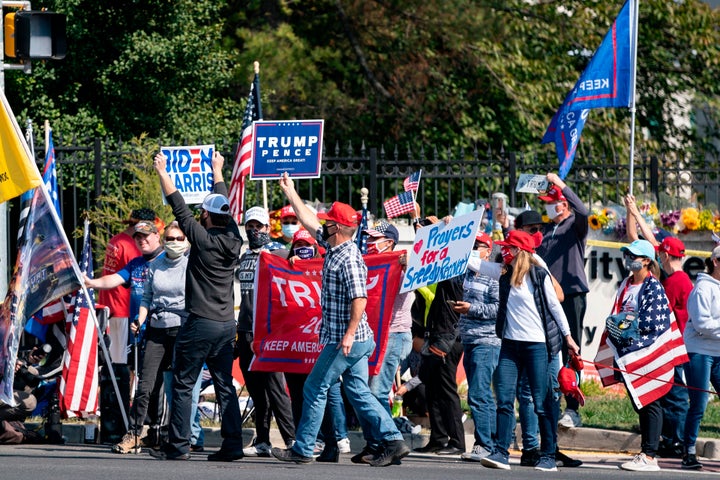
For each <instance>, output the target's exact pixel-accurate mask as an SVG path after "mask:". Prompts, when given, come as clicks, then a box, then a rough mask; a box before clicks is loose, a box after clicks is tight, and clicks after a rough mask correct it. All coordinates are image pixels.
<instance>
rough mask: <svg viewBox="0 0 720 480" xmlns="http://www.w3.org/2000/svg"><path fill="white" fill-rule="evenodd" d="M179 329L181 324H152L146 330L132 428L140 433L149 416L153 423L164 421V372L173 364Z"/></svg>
mask: <svg viewBox="0 0 720 480" xmlns="http://www.w3.org/2000/svg"><path fill="white" fill-rule="evenodd" d="M177 332H178V328H177V327H174V328H153V327H148V328H147V329H146V330H145V351H144V354H143V357H142V364H141V365H139V372H140V376H139V381H138V390H137V393H136V394H135V400H133V406H132V412H131V415H130V425H131V427H130V430H133V431H135V432H137V433H140V431H141V430H142V426H143V424H144V423H145V417H146V416H147V417H148V423H149V424H150V425H159V424H160V410H161V409H160V401H159V400H160V398H161V395H162V393H163V372H164V371H165V370H168V369H170V367H171V366H172V360H173V354H174V352H175V338H176V336H177Z"/></svg>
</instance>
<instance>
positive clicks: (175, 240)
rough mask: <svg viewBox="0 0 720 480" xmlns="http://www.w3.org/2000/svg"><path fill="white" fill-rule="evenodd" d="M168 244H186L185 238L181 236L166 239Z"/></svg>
mask: <svg viewBox="0 0 720 480" xmlns="http://www.w3.org/2000/svg"><path fill="white" fill-rule="evenodd" d="M165 241H166V242H184V241H185V237H183V236H179V237H165Z"/></svg>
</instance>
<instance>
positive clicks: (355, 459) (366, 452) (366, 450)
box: [350, 445, 380, 463]
mask: <svg viewBox="0 0 720 480" xmlns="http://www.w3.org/2000/svg"><path fill="white" fill-rule="evenodd" d="M378 453H380V447H373V446H370V445H365V446H364V447H363V449H362V452H360V453H358V454H357V455H353V456H352V457H351V458H350V461H351V462H352V463H367V462H366V461H365V460H364V459H363V457H368V456H369V457H371V458H372V457H374V456H375V455H377V454H378Z"/></svg>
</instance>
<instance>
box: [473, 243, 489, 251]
mask: <svg viewBox="0 0 720 480" xmlns="http://www.w3.org/2000/svg"><path fill="white" fill-rule="evenodd" d="M478 248H490V247H488V246H487V245H486V244H484V243H481V242H475V245H473V250H477V249H478Z"/></svg>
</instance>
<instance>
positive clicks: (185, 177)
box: [160, 145, 215, 205]
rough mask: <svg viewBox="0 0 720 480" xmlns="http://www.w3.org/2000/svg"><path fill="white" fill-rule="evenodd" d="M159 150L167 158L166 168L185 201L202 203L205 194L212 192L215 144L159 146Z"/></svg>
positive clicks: (190, 203)
mask: <svg viewBox="0 0 720 480" xmlns="http://www.w3.org/2000/svg"><path fill="white" fill-rule="evenodd" d="M160 151H161V152H162V154H163V155H165V157H166V158H167V167H166V170H167V172H168V174H170V178H171V179H172V181H173V184H175V188H177V189H178V191H179V192H180V194H181V195H182V197H183V199H184V200H185V203H187V204H188V205H194V204H198V203H202V201H203V200H204V199H205V197H206V196H207V194H208V193H211V192H212V187H213V174H212V157H213V152H214V151H215V145H194V146H190V147H161V148H160Z"/></svg>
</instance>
